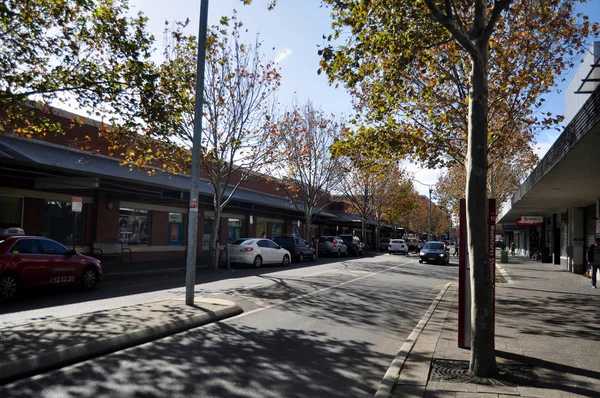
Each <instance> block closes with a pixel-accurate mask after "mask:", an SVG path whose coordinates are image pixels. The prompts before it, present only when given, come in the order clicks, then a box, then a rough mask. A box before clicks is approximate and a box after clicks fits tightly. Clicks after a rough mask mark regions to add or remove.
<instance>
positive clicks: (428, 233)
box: [427, 186, 433, 240]
mask: <svg viewBox="0 0 600 398" xmlns="http://www.w3.org/2000/svg"><path fill="white" fill-rule="evenodd" d="M431 191H433V190H432V189H431V186H429V231H428V232H427V240H431Z"/></svg>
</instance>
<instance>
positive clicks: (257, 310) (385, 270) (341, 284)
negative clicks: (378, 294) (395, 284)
mask: <svg viewBox="0 0 600 398" xmlns="http://www.w3.org/2000/svg"><path fill="white" fill-rule="evenodd" d="M415 261H417V260H413V261H409V262H406V263H402V264H399V265H396V266H395V267H391V268H386V269H384V270H382V271H378V272H372V273H370V274H368V275H363V276H360V277H358V278H354V279H351V280H349V281H346V282H342V283H338V284H337V285H333V286H328V287H324V288H323V289H319V290H315V291H314V292H310V293H306V294H302V295H300V296H298V297H293V298H291V299H287V300H285V301H281V302H279V303H275V304H270V305H268V306H266V307H262V308H257V309H255V310H252V311H248V312H244V313H243V314H240V315H237V316H233V317H231V318H227V319H226V321H227V322H230V321H233V320H236V319H239V318H243V317H245V316H248V315H252V314H255V313H257V312H261V311H264V310H268V309H271V308H274V307H278V306H280V305H283V304H287V303H292V302H294V301H298V300H301V299H303V298H305V297H309V296H313V295H315V294H319V293H323V292H326V291H328V290H332V289H335V288H338V287H340V286H344V285H348V284H350V283H353V282H356V281H359V280H361V279H366V278H370V277H371V276H374V275H378V274H382V273H384V272H388V271H390V270H393V269H396V268H400V267H404V266H405V265H407V264H411V263H414V262H415Z"/></svg>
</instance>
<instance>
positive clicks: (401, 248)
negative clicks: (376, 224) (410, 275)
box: [388, 239, 408, 254]
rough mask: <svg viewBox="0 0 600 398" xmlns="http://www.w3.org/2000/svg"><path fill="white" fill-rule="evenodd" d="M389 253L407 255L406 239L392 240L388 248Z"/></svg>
mask: <svg viewBox="0 0 600 398" xmlns="http://www.w3.org/2000/svg"><path fill="white" fill-rule="evenodd" d="M388 253H389V254H394V253H400V254H407V253H408V246H407V245H406V242H404V239H390V244H389V246H388Z"/></svg>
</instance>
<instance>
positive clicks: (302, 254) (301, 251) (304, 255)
mask: <svg viewBox="0 0 600 398" xmlns="http://www.w3.org/2000/svg"><path fill="white" fill-rule="evenodd" d="M273 241H275V243H277V244H278V245H279V246H281V247H283V248H284V249H286V250H287V251H289V252H290V254H291V255H292V259H294V261H299V262H303V261H304V260H311V261H314V260H315V259H316V258H317V255H316V253H315V249H313V248H312V247H310V245H309V244H308V242H307V241H305V240H304V239H302V238H300V237H299V236H295V235H283V236H278V237H276V238H274V239H273Z"/></svg>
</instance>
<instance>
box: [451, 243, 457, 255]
mask: <svg viewBox="0 0 600 398" xmlns="http://www.w3.org/2000/svg"><path fill="white" fill-rule="evenodd" d="M452 256H456V257H458V242H455V243H454V253H452Z"/></svg>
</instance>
